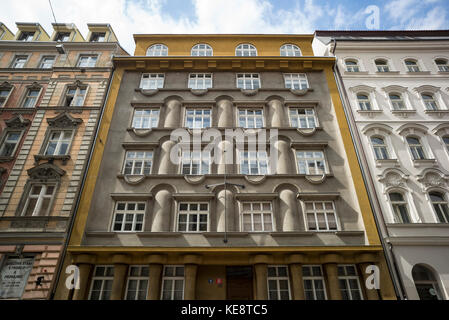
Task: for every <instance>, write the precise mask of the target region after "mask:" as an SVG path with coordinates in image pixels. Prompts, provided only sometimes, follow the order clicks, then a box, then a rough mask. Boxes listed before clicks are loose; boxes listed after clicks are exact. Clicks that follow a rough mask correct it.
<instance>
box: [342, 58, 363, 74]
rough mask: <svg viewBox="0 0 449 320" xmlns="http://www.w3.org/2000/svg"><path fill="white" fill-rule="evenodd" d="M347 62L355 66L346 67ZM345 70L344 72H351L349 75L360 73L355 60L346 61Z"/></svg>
mask: <svg viewBox="0 0 449 320" xmlns="http://www.w3.org/2000/svg"><path fill="white" fill-rule="evenodd" d="M348 62H352V63H355V64H350V65H348ZM345 68H346V72H351V73H357V72H360V65H359V62H358V61H357V60H355V59H346V60H345Z"/></svg>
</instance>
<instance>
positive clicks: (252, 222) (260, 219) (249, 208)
mask: <svg viewBox="0 0 449 320" xmlns="http://www.w3.org/2000/svg"><path fill="white" fill-rule="evenodd" d="M242 220H243V231H249V232H267V231H273V208H272V204H271V202H243V203H242Z"/></svg>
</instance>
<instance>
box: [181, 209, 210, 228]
mask: <svg viewBox="0 0 449 320" xmlns="http://www.w3.org/2000/svg"><path fill="white" fill-rule="evenodd" d="M208 216H209V204H208V203H186V202H182V203H180V204H179V212H178V231H180V232H205V231H207V220H208Z"/></svg>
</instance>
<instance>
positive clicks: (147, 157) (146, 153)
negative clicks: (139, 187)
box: [122, 150, 154, 176]
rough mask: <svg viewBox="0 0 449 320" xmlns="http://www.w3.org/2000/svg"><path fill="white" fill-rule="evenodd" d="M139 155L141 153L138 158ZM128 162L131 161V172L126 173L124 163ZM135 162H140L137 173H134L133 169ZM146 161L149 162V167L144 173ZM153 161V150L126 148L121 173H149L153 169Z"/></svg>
mask: <svg viewBox="0 0 449 320" xmlns="http://www.w3.org/2000/svg"><path fill="white" fill-rule="evenodd" d="M133 155H134V157H133ZM139 155H142V157H139V158H138V156H139ZM128 162H130V163H131V173H126V164H127V163H128ZM136 162H141V163H142V166H141V168H140V170H139V171H140V172H139V173H134V171H135V170H136ZM147 162H150V169H149V172H148V173H145V163H147ZM153 163H154V152H153V150H126V153H125V159H124V161H123V169H122V173H123V174H126V175H139V176H143V175H150V174H151V173H152V170H153Z"/></svg>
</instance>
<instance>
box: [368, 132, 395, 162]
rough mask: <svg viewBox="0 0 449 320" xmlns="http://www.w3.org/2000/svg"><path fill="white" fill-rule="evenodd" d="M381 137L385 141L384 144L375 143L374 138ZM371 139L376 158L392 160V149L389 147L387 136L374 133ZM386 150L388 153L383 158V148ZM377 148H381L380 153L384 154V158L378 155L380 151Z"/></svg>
mask: <svg viewBox="0 0 449 320" xmlns="http://www.w3.org/2000/svg"><path fill="white" fill-rule="evenodd" d="M376 138H377V139H381V140H382V141H383V144H374V143H373V141H372V139H376ZM369 141H370V144H371V150H372V151H373V155H374V160H390V159H391V155H390V150H389V148H388V143H387V142H386V137H384V136H381V135H378V134H377V135H376V134H373V135H372V136H370V137H369ZM383 149H384V150H385V153H386V155H387V157H386V158H383V152H382V150H383ZM376 150H380V154H382V158H380V159H379V158H378V157H377V155H378V153H377V152H376Z"/></svg>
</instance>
